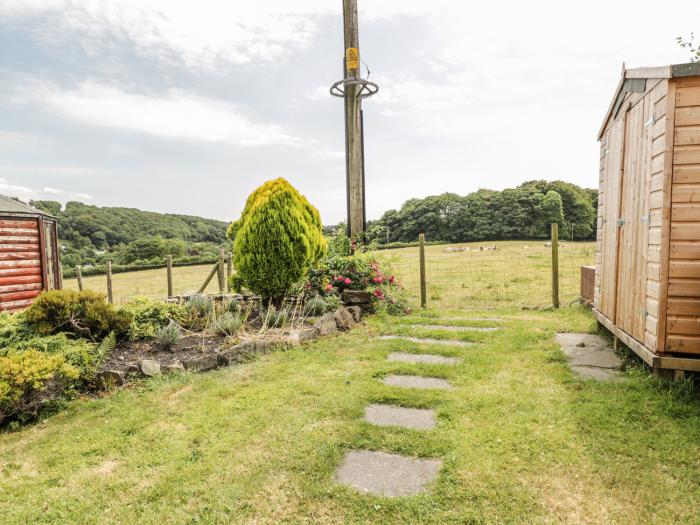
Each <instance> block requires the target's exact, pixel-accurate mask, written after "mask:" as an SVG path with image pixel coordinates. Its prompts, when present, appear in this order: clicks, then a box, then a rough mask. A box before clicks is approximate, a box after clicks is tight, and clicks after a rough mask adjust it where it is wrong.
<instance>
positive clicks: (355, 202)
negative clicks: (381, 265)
mask: <svg viewBox="0 0 700 525" xmlns="http://www.w3.org/2000/svg"><path fill="white" fill-rule="evenodd" d="M343 36H344V43H345V53H344V57H343V76H344V78H343V80H340V81H339V82H336V83H335V84H333V86H332V87H331V94H332V95H334V96H337V97H343V98H344V99H345V168H346V184H347V206H348V221H347V234H348V236H349V237H350V238H351V239H355V240H357V239H359V238H361V237H362V234H363V233H364V231H365V226H366V210H365V167H364V160H365V159H364V156H365V155H364V138H363V134H364V129H363V113H362V99H364V98H367V97H370V96H372V95H374V94H376V93H377V91H379V86H377V85H376V84H375V83H373V82H370V81H369V80H365V79H363V78H362V76H361V71H360V37H359V29H358V16H357V0H343Z"/></svg>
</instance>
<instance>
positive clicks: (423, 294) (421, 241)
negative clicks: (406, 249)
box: [418, 233, 428, 308]
mask: <svg viewBox="0 0 700 525" xmlns="http://www.w3.org/2000/svg"><path fill="white" fill-rule="evenodd" d="M418 246H419V253H420V306H421V308H425V307H426V306H427V304H428V299H427V288H426V284H425V234H424V233H421V234H420V235H418Z"/></svg>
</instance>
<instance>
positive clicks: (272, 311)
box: [263, 306, 289, 328]
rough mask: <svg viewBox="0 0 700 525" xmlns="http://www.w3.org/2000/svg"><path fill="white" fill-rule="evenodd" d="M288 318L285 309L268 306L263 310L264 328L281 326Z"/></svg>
mask: <svg viewBox="0 0 700 525" xmlns="http://www.w3.org/2000/svg"><path fill="white" fill-rule="evenodd" d="M288 319H289V312H288V311H287V310H286V309H280V310H278V309H277V308H275V307H274V306H270V307H269V308H268V309H267V310H265V311H264V312H263V327H264V328H282V327H283V326H284V325H285V323H286V322H287V320H288Z"/></svg>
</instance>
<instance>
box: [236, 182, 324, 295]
mask: <svg viewBox="0 0 700 525" xmlns="http://www.w3.org/2000/svg"><path fill="white" fill-rule="evenodd" d="M228 235H229V238H231V239H233V253H234V262H235V266H236V271H237V275H238V276H239V277H240V278H241V280H242V281H243V284H244V285H245V286H246V287H248V288H249V289H250V290H252V291H253V292H254V293H256V294H259V295H260V296H261V297H262V299H263V301H264V303H265V304H269V303H272V304H274V305H275V306H278V307H279V306H281V304H282V301H283V299H284V297H285V295H286V294H287V292H288V291H289V289H290V288H291V287H292V286H293V285H294V284H295V283H297V282H298V281H299V280H300V279H301V278H302V277H304V275H305V274H306V272H308V270H309V268H311V266H312V265H313V264H314V263H315V262H317V261H318V260H319V259H320V258H321V257H322V256H323V254H324V253H325V251H326V240H325V238H324V237H323V227H322V225H321V217H320V215H319V213H318V210H317V209H316V208H314V207H313V206H312V205H311V204H310V203H309V201H307V200H306V198H305V197H304V196H303V195H301V194H300V193H299V192H298V191H297V190H296V189H295V188H294V187H293V186H292V185H291V184H290V183H289V182H287V181H286V180H285V179H282V178H279V179H275V180H271V181H268V182H266V183H265V184H263V185H262V186H260V187H259V188H258V189H256V190H255V191H254V192H253V193H251V195H250V196H249V197H248V200H247V201H246V205H245V208H244V210H243V213H242V214H241V217H240V219H238V220H237V221H236V222H233V223H231V225H230V226H229V229H228Z"/></svg>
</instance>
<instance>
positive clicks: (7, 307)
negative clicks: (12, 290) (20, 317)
mask: <svg viewBox="0 0 700 525" xmlns="http://www.w3.org/2000/svg"><path fill="white" fill-rule="evenodd" d="M32 301H33V299H22V300H21V301H10V302H7V303H0V310H3V311H6V312H14V311H17V310H22V309H23V308H27V307H29V306H31V305H32Z"/></svg>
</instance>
